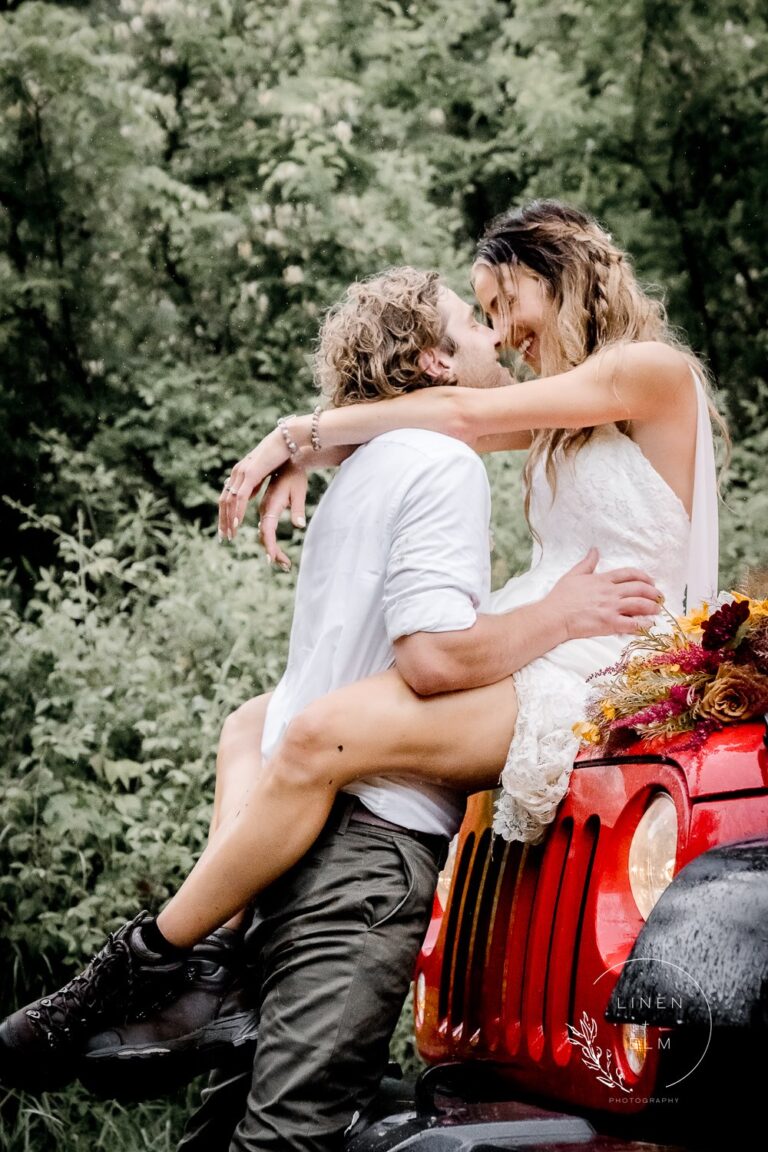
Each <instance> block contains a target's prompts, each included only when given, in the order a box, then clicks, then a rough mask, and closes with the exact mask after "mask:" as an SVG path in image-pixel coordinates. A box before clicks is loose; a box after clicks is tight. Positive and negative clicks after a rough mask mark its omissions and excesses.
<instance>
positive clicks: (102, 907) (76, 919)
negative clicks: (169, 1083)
mask: <svg viewBox="0 0 768 1152" xmlns="http://www.w3.org/2000/svg"><path fill="white" fill-rule="evenodd" d="M766 108H768V25H767V21H766V11H765V6H764V4H763V3H762V2H761V0H739V3H730V2H728V0H707V2H706V3H704V2H703V0H615V2H614V3H612V4H610V5H609V4H605V3H604V2H603V0H517V2H513V0H509V2H502V0H474V2H473V3H472V4H467V3H466V2H465V0H414V2H413V3H404V2H400V0H335V2H333V0H311V2H310V0H249V2H245V0H120V2H119V3H117V2H114V0H81V2H75V0H73V2H71V3H61V4H51V3H40V2H37V0H22V2H13V0H10V2H3V0H0V460H1V461H2V464H1V465H0V467H2V492H3V494H4V496H5V500H4V501H3V503H2V504H0V532H2V539H3V541H4V542H5V543H6V545H7V547H6V552H5V555H6V560H5V562H4V566H3V568H2V572H1V573H0V579H1V581H2V589H1V591H0V615H1V617H2V634H1V635H0V733H2V741H3V752H4V754H3V760H2V773H1V775H0V804H1V807H0V812H1V816H0V915H1V916H2V920H1V922H0V1011H1V1012H2V1013H3V1014H4V1013H5V1012H6V1011H9V1010H10V1009H11V1008H12V1007H13V1006H14V1005H15V1004H16V1003H18V1002H23V1001H25V1000H26V999H29V998H30V997H31V996H33V995H36V994H38V993H39V989H40V988H41V987H44V986H47V987H51V986H54V987H55V986H58V984H60V983H61V982H62V981H63V980H64V979H65V977H66V976H67V975H68V974H69V973H70V972H71V971H72V970H73V967H74V966H75V965H76V964H77V963H78V962H79V961H80V960H81V959H82V957H83V956H84V955H87V954H88V953H89V952H90V951H92V950H93V949H94V948H95V947H96V946H98V944H99V943H100V941H101V939H102V937H103V933H104V931H105V929H107V928H109V927H113V926H115V925H116V924H117V923H119V922H120V920H121V919H123V918H124V916H125V914H126V913H128V912H132V911H133V910H134V909H136V908H137V907H139V906H144V905H147V906H149V907H152V908H156V907H158V906H159V905H160V904H161V903H162V901H163V900H164V899H165V898H166V897H167V896H168V895H169V894H170V892H171V891H172V890H173V888H174V887H175V885H176V884H177V882H178V880H179V878H180V876H181V875H182V874H183V873H184V871H185V870H186V869H187V868H188V867H189V866H190V864H191V862H192V860H193V859H194V856H195V854H196V853H197V851H199V849H200V847H201V845H202V843H203V840H204V833H205V826H206V820H207V816H208V811H209V801H210V797H211V785H212V776H213V753H214V748H215V743H216V738H217V733H218V729H219V727H220V724H221V721H222V718H223V717H224V715H225V714H226V712H227V710H229V709H230V708H231V707H232V706H234V705H236V704H237V703H239V702H240V701H242V700H243V699H244V698H246V697H248V696H250V695H253V694H255V693H257V692H259V691H261V690H262V689H263V688H265V687H268V686H270V685H272V684H273V683H274V682H275V681H276V679H277V678H278V676H279V674H280V670H281V665H282V660H283V656H284V652H285V644H286V639H287V632H288V627H289V621H290V611H291V602H292V593H293V577H292V576H289V577H285V576H283V575H282V574H275V573H272V572H270V571H269V570H268V569H267V567H266V565H264V563H263V561H261V559H260V557H259V554H258V549H257V546H256V541H255V539H254V534H253V529H252V528H251V529H250V530H249V529H247V528H246V530H245V531H244V532H243V534H242V540H241V541H240V542H239V543H238V546H237V549H236V550H230V549H227V548H219V547H218V546H217V544H216V542H215V535H214V500H215V497H216V495H217V493H218V491H219V487H220V483H221V480H222V478H223V476H224V475H225V474H226V470H227V468H228V466H229V465H230V464H231V463H232V461H233V460H235V459H237V458H239V457H240V456H241V455H242V454H243V451H244V450H246V449H247V447H248V446H250V445H251V444H252V443H253V442H255V440H256V439H257V438H258V437H260V436H261V435H262V434H263V433H264V432H266V431H267V430H268V429H269V428H270V427H272V425H273V423H274V420H275V418H276V416H277V415H278V414H279V413H280V412H283V411H293V410H295V409H297V408H298V409H302V408H307V406H308V405H310V404H311V393H312V383H311V377H310V371H309V365H308V352H309V350H310V349H311V346H312V341H313V338H314V335H315V332H316V330H317V325H318V318H319V316H320V314H321V312H322V310H323V308H324V307H326V306H327V305H328V304H329V303H330V302H332V301H333V300H334V298H335V297H336V296H337V295H338V294H339V292H340V290H341V289H342V288H343V287H344V286H345V285H346V284H347V283H348V282H349V281H350V280H351V279H353V278H354V277H356V276H360V275H363V274H366V273H368V272H370V271H372V270H375V269H377V268H379V267H381V266H383V265H386V264H388V263H397V262H409V263H414V264H418V265H422V266H436V267H439V268H440V269H441V270H442V271H443V272H444V273H445V275H446V277H447V278H448V280H449V282H450V283H451V284H452V285H453V286H454V287H456V288H457V289H458V290H460V291H463V292H465V293H466V292H467V290H468V285H467V270H468V267H469V262H470V258H471V252H472V244H473V241H474V240H475V238H476V237H477V235H478V233H479V232H480V230H481V228H482V226H483V224H484V222H485V221H486V220H487V219H488V218H489V217H490V216H491V215H493V214H494V213H496V212H497V211H500V210H502V209H503V208H505V207H507V206H509V205H510V204H513V203H516V202H519V201H520V200H521V199H524V198H528V197H531V196H535V195H557V196H561V197H563V198H567V199H571V200H573V201H575V202H576V203H579V204H582V205H584V206H586V207H588V208H589V209H591V210H592V211H593V212H595V213H596V214H597V215H598V216H599V217H600V218H601V219H602V220H604V221H605V222H606V223H607V225H608V226H609V227H610V228H611V230H612V231H613V232H614V234H615V235H616V236H617V237H618V238H619V240H620V241H621V242H622V243H623V244H624V245H626V246H627V247H628V248H629V249H630V251H631V252H632V253H633V255H634V257H635V260H636V264H637V268H638V271H639V273H640V275H641V277H642V279H643V280H645V281H647V282H655V283H659V284H662V285H664V288H665V290H666V294H667V298H668V302H669V307H670V311H671V315H672V318H673V320H674V321H675V323H676V324H678V325H679V326H680V327H681V328H683V329H684V330H685V331H686V333H687V334H688V337H689V339H690V341H691V342H692V344H693V345H694V347H696V348H697V350H699V351H700V352H701V353H702V354H703V355H704V356H705V358H706V359H707V361H708V363H709V365H710V366H711V368H712V370H713V373H714V374H715V376H716V378H717V380H718V384H719V387H720V396H721V404H722V407H723V409H724V410H725V411H726V412H727V414H728V416H729V419H730V421H731V426H732V430H733V434H734V440H735V451H734V460H733V465H732V469H731V476H730V483H729V487H728V490H727V494H726V499H727V506H726V507H725V508H724V509H723V521H724V524H723V551H724V564H723V569H724V571H723V575H724V579H725V580H726V581H727V582H733V581H735V580H738V579H739V578H740V577H741V575H742V573H743V572H744V570H745V568H746V567H747V566H752V567H754V566H758V567H759V566H760V565H765V564H766V557H767V556H768V545H766V542H765V541H766V528H768V492H766V489H765V485H764V484H763V482H762V480H763V472H764V460H765V456H766V452H767V451H768V414H767V413H768V409H767V408H766V403H765V401H766V391H767V389H768V379H767V377H766V359H767V358H766V345H767V344H768V323H766V321H767V320H768V292H767V291H766V277H767V273H766V267H768V260H767V259H766V257H767V256H768V218H767V217H766V213H765V210H764V208H765V204H766V203H768V165H766V160H765V155H766V136H767V135H768V133H767V132H766V127H767V123H766V121H767V115H768V114H767V113H766ZM489 466H490V469H491V473H492V479H493V483H494V487H495V494H496V511H495V520H496V540H497V557H496V572H495V576H496V581H497V583H499V582H501V581H502V580H503V579H504V578H505V577H506V576H507V575H508V574H509V573H510V572H513V571H515V570H517V569H519V568H520V567H522V566H523V565H524V564H525V562H526V557H527V549H528V544H527V536H526V532H525V528H524V525H523V524H522V522H521V517H520V511H519V500H518V473H519V465H518V464H517V463H515V462H514V461H504V460H493V461H491V462H490V465H489ZM322 485H323V479H322V477H316V478H315V479H314V481H313V488H312V497H313V499H314V500H316V499H317V497H318V496H319V494H320V492H321V490H322ZM289 546H292V548H293V552H294V556H296V555H297V551H298V540H295V541H293V542H292V545H289ZM407 1033H408V1029H407V1025H406V1024H405V1023H404V1024H403V1026H402V1027H401V1029H400V1033H399V1037H398V1040H397V1046H396V1052H397V1054H399V1055H400V1056H402V1057H404V1058H410V1052H409V1039H408V1034H407ZM185 1107H186V1104H185V1103H184V1102H183V1101H179V1100H176V1101H171V1102H167V1101H161V1102H158V1103H157V1104H152V1105H145V1106H142V1107H141V1108H136V1109H132V1110H131V1113H130V1115H128V1114H126V1113H124V1112H123V1111H122V1110H121V1109H119V1108H117V1107H115V1106H113V1105H98V1104H95V1103H94V1102H93V1101H91V1100H89V1099H87V1098H86V1097H85V1096H84V1095H83V1094H82V1093H81V1092H80V1091H79V1090H78V1089H72V1090H70V1091H68V1092H66V1093H63V1094H61V1095H58V1096H56V1097H53V1096H52V1097H50V1098H47V1099H42V1100H40V1101H36V1100H33V1099H32V1098H30V1097H24V1098H21V1097H17V1096H14V1095H11V1094H9V1095H8V1096H7V1097H6V1098H5V1099H4V1100H3V1101H2V1111H3V1117H4V1126H3V1133H2V1134H0V1149H22V1148H23V1149H47V1148H62V1147H66V1148H67V1149H72V1150H75V1152H77V1150H79V1149H80V1148H83V1149H85V1148H89V1149H90V1148H94V1147H105V1146H108V1147H110V1148H111V1149H115V1152H120V1150H121V1149H137V1148H142V1147H147V1148H149V1147H151V1148H154V1149H165V1148H171V1147H173V1146H174V1142H175V1139H176V1137H177V1136H178V1133H179V1130H180V1124H181V1111H183V1109H184V1108H185Z"/></svg>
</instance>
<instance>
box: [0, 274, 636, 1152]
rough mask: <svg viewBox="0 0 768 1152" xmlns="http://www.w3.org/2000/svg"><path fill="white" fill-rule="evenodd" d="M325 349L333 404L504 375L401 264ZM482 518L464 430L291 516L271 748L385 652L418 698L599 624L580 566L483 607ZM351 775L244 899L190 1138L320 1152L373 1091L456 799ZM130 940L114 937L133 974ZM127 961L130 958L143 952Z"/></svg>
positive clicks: (200, 1149) (362, 455)
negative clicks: (246, 986) (215, 1063)
mask: <svg viewBox="0 0 768 1152" xmlns="http://www.w3.org/2000/svg"><path fill="white" fill-rule="evenodd" d="M331 346H332V347H333V349H334V361H333V362H334V363H335V364H337V365H342V366H343V367H340V368H339V370H338V375H339V379H338V388H337V402H338V397H339V396H342V397H343V395H344V393H345V391H346V392H347V393H348V394H349V395H350V396H351V395H359V394H360V391H361V389H362V388H365V390H366V395H367V396H368V397H369V398H371V399H375V398H377V397H383V396H386V395H391V394H392V388H393V381H400V382H402V389H403V390H411V389H413V388H419V387H428V386H429V385H430V384H445V383H458V384H461V385H464V386H474V387H487V386H492V385H494V384H496V383H498V382H499V381H500V368H499V365H498V362H497V339H496V337H495V335H494V333H493V331H492V330H491V329H488V328H485V327H483V326H481V325H478V324H477V323H476V322H475V321H474V319H473V315H472V309H471V308H470V306H469V305H467V304H465V303H464V302H463V301H461V300H460V299H459V298H458V297H457V296H456V295H455V294H454V293H452V292H450V291H448V290H447V289H446V288H444V287H442V286H441V285H440V283H439V280H438V278H437V276H436V275H434V274H432V273H422V272H417V271H415V270H414V269H410V268H401V269H393V270H391V271H389V272H387V273H384V274H383V275H381V276H378V277H375V278H372V279H371V280H368V281H366V282H365V283H363V284H356V285H354V286H353V287H352V288H351V289H350V290H349V291H348V293H347V295H346V297H345V298H344V300H343V301H342V302H341V304H340V305H339V306H338V307H337V308H336V309H335V310H334V311H333V312H332V313H331V314H330V315H329V317H328V319H327V320H326V323H325V324H324V327H323V331H322V333H321V354H322V352H323V348H326V349H329V348H330V347H331ZM489 517H490V495H489V489H488V482H487V477H486V473H485V469H484V467H483V465H482V463H481V462H480V459H479V458H478V457H477V456H476V455H475V453H474V452H472V451H471V450H470V449H469V448H468V447H467V446H466V445H465V444H462V443H461V442H459V441H458V440H454V439H451V438H449V437H445V436H442V435H440V434H437V433H434V432H427V431H420V430H413V429H411V430H405V431H400V432H391V433H387V434H385V435H383V436H380V437H378V438H377V439H376V440H375V441H372V442H371V443H370V444H369V445H367V446H366V447H364V448H361V449H359V450H358V451H356V452H355V453H354V454H353V455H352V456H351V457H350V458H349V460H347V461H346V463H345V464H344V466H343V467H342V468H341V469H340V470H339V472H338V474H337V475H336V477H335V479H334V481H333V483H332V484H331V485H330V487H329V489H328V491H327V493H326V494H325V496H324V497H323V499H322V501H321V502H320V505H319V507H318V509H317V511H316V513H315V516H314V518H313V521H312V524H311V526H310V529H309V531H308V533H307V538H306V542H305V546H304V553H303V559H302V567H301V574H300V578H299V583H298V588H297V595H296V611H295V616H294V622H293V628H292V632H291V643H290V653H289V660H288V667H287V670H286V673H285V675H284V676H283V679H282V680H281V682H280V684H279V686H278V688H277V689H276V691H275V693H274V696H273V698H272V701H271V704H270V707H269V711H268V715H267V723H266V729H265V741H264V746H263V753H264V755H265V757H269V755H270V754H271V753H272V751H273V749H274V747H275V746H276V744H277V743H278V741H279V739H280V736H281V734H282V732H283V731H284V730H285V728H286V726H287V725H288V723H289V722H290V720H291V719H292V718H293V717H294V716H295V715H297V713H298V712H299V711H300V710H301V709H302V708H303V707H305V706H306V705H307V704H308V703H310V702H311V701H312V700H313V699H316V698H318V697H319V696H321V695H323V694H325V693H328V692H331V691H333V690H334V689H335V688H337V687H340V686H342V685H344V684H348V683H351V682H353V681H356V680H361V679H363V678H365V677H367V676H370V675H373V674H375V673H378V672H381V671H383V670H385V669H386V668H388V667H389V666H391V665H392V664H393V663H394V664H395V665H396V666H397V668H398V669H399V670H400V672H401V674H402V676H403V678H404V679H405V680H406V682H407V683H409V684H410V685H411V686H412V687H413V688H414V689H415V690H416V691H418V692H419V693H420V694H422V695H423V694H430V693H432V692H436V691H441V690H444V689H445V678H446V673H445V668H446V666H448V667H450V668H451V670H452V673H451V674H452V683H451V686H452V687H453V688H461V687H465V686H468V684H469V683H470V681H469V679H466V677H468V676H469V675H470V673H468V672H467V669H471V676H472V681H471V682H472V683H474V684H476V683H483V682H485V683H490V682H493V681H494V680H501V679H503V678H504V677H506V676H508V675H510V674H511V673H512V672H513V671H515V670H516V669H517V668H519V667H521V666H522V665H523V664H524V663H526V662H528V661H530V660H532V659H535V658H536V657H538V656H539V655H542V654H543V653H544V652H546V651H548V650H549V649H550V648H552V647H554V646H555V645H556V644H558V643H559V642H561V641H562V640H563V639H565V638H566V637H567V636H571V637H573V636H575V635H597V634H600V633H601V632H612V631H615V616H616V614H617V613H619V612H621V610H622V599H623V597H624V593H623V590H622V584H621V582H617V583H613V582H612V581H611V580H610V579H609V578H608V574H604V575H602V576H598V575H594V574H590V572H591V568H592V567H593V566H594V564H593V563H590V562H587V563H584V564H582V565H579V566H577V569H575V570H574V571H573V572H572V573H569V574H568V575H566V576H565V577H564V578H563V579H562V580H561V581H560V582H559V583H558V585H556V586H555V589H553V592H552V593H550V595H549V596H548V597H546V598H545V599H544V600H542V601H540V602H539V603H538V604H532V605H527V606H525V607H523V608H519V609H517V610H516V611H515V612H512V613H509V614H506V615H499V616H488V615H485V614H483V613H484V610H485V609H487V604H488V596H489V591H490V584H489V578H490V573H489V567H490V565H489ZM635 581H636V576H635ZM598 589H599V590H600V595H599V596H598V595H597V591H598ZM633 590H634V591H635V593H636V590H637V586H636V582H635V584H634V585H633ZM606 593H607V594H608V595H607V596H606ZM656 595H657V594H656V590H655V589H654V588H653V586H652V585H650V584H648V586H647V598H646V599H645V600H644V601H643V603H644V605H645V609H644V614H646V615H652V614H653V613H654V612H655V611H656ZM611 598H612V599H611ZM597 603H599V604H600V607H598V608H596V607H595V605H596V604H597ZM574 622H578V628H580V629H581V630H578V628H577V629H574ZM462 675H464V677H465V680H464V681H462V679H461V677H462ZM510 731H511V721H510ZM494 782H495V781H493V780H491V779H489V780H488V786H492V785H493V783H494ZM355 792H356V795H354V796H353V795H351V794H350V795H347V796H344V797H342V799H341V800H340V801H339V802H338V803H337V805H336V806H335V808H334V812H333V814H332V816H331V818H330V820H329V821H328V824H327V825H326V827H325V829H324V831H323V832H322V833H321V835H320V837H319V839H318V841H317V842H316V844H315V845H314V846H313V847H312V848H311V849H310V851H309V852H308V853H307V855H306V856H305V858H304V859H303V860H302V861H301V862H300V863H299V864H298V865H296V867H294V868H293V869H291V871H290V872H289V873H288V874H287V875H285V876H284V877H282V878H281V879H279V880H278V881H276V882H275V883H274V884H273V885H272V886H271V887H270V888H269V889H268V890H267V891H266V892H265V893H263V894H262V896H261V897H260V898H259V900H258V902H257V906H256V915H255V918H254V922H253V925H252V927H251V929H250V930H249V934H248V938H247V940H246V943H247V944H248V945H252V954H253V956H254V958H255V960H254V963H255V968H254V970H253V987H254V991H255V998H256V1000H257V1002H258V1005H259V1013H260V1019H259V1040H258V1044H257V1048H256V1053H255V1057H254V1060H253V1066H252V1068H250V1069H248V1070H246V1071H241V1072H233V1073H230V1074H227V1073H220V1074H214V1077H213V1079H212V1082H211V1084H210V1085H209V1087H208V1088H207V1089H206V1090H205V1092H204V1094H203V1096H204V1098H203V1103H202V1105H201V1107H200V1109H199V1110H198V1112H197V1113H196V1115H195V1116H194V1117H193V1118H192V1120H191V1121H190V1123H189V1125H188V1128H187V1133H186V1135H185V1137H184V1139H183V1141H182V1144H181V1149H183V1150H185V1152H225V1150H226V1149H230V1152H245V1150H246V1149H257V1148H258V1149H260V1150H266V1149H273V1148H274V1149H278V1148H279V1149H296V1150H305V1152H331V1150H333V1149H337V1148H339V1147H340V1146H341V1143H342V1140H343V1136H344V1133H345V1130H346V1129H347V1128H348V1127H349V1126H350V1124H351V1123H352V1122H353V1117H354V1115H355V1113H356V1112H357V1111H359V1110H360V1109H362V1108H364V1107H365V1105H366V1104H367V1103H368V1102H369V1101H370V1099H371V1098H372V1096H373V1095H374V1093H375V1091H376V1088H377V1086H378V1084H379V1081H380V1079H381V1076H382V1074H383V1072H384V1070H385V1067H386V1062H387V1052H388V1044H389V1040H390V1037H391V1034H392V1031H393V1029H394V1027H395V1024H396V1022H397V1019H398V1016H399V1013H400V1009H401V1006H402V1002H403V999H404V997H405V994H406V991H407V988H408V985H409V982H410V975H411V972H412V969H413V965H414V961H415V958H416V955H417V953H418V949H419V947H420V944H421V941H422V939H423V936H424V932H425V930H426V926H427V923H428V920H429V915H430V911H431V905H432V895H433V890H434V886H435V881H436V878H437V873H438V869H439V867H440V864H441V862H442V859H443V856H444V852H445V848H446V846H447V844H448V841H449V839H450V837H451V836H452V835H453V834H454V833H455V832H456V830H457V828H458V825H459V822H460V820H461V815H462V803H461V800H460V798H459V797H458V796H457V795H456V794H455V793H454V792H451V791H450V790H449V789H446V788H442V787H438V786H434V785H429V786H428V785H425V784H421V783H419V782H416V781H413V782H410V781H409V782H407V783H406V782H404V781H403V780H402V779H400V780H398V781H397V782H395V781H385V780H370V781H366V782H364V783H361V784H360V785H359V786H356V787H355ZM136 935H139V936H140V931H139V929H135V930H134V931H133V933H132V932H130V931H128V932H126V933H125V937H124V939H123V940H122V943H123V944H124V946H125V949H124V951H125V955H126V956H127V957H128V959H127V965H128V969H127V972H128V979H129V980H130V979H131V978H132V974H133V973H132V969H131V965H132V964H133V960H132V959H131V949H132V947H133V945H134V936H136ZM145 942H146V941H144V943H145ZM139 943H142V942H141V940H140V941H139ZM193 955H194V952H193ZM162 959H163V958H162V956H161V957H160V961H161V962H162ZM141 962H142V964H143V965H144V969H146V966H147V964H148V960H147V951H146V947H144V948H143V951H141ZM136 963H137V964H138V961H137V962H136ZM160 966H161V964H160V965H159V967H160ZM86 975H87V973H86ZM198 991H199V989H198ZM182 996H183V994H182ZM53 1000H54V1001H55V1000H56V996H54V997H53ZM56 1007H57V1008H58V1002H57V1003H56ZM30 1008H34V1006H30ZM182 1008H183V1005H182ZM172 1010H174V1011H175V1013H176V1018H177V1019H180V1018H181V1019H183V1016H184V1013H183V1010H182V1011H181V1012H180V1011H179V1004H178V1002H177V1003H176V1005H175V1007H174V1006H171V1009H168V1008H166V1009H164V1010H163V1012H165V1013H166V1015H167V1013H168V1012H169V1011H172ZM163 1012H161V1013H159V1014H158V1015H157V1016H156V1017H155V1018H154V1019H151V1020H149V1021H147V1022H144V1023H141V1024H136V1025H130V1026H128V1027H123V1028H119V1029H118V1030H117V1031H116V1032H114V1033H112V1037H113V1041H112V1042H113V1044H114V1056H115V1076H116V1077H117V1078H119V1077H120V1075H121V1064H120V1059H119V1057H120V1049H121V1047H122V1048H123V1050H125V1048H126V1046H134V1047H140V1046H141V1044H144V1047H145V1051H148V1050H149V1049H150V1048H151V1045H152V1031H153V1028H157V1029H160V1028H161V1025H163V1021H162V1019H161V1017H162V1015H163ZM16 1015H17V1016H20V1015H21V1013H17V1014H16ZM105 1023H109V1021H105ZM4 1027H5V1026H4ZM13 1034H14V1033H13V1029H11V1030H8V1029H6V1033H5V1035H6V1037H7V1036H9V1035H13ZM16 1034H17V1035H23V1036H24V1037H26V1036H27V1035H28V1031H27V1032H24V1033H23V1034H22V1033H20V1032H19V1033H16ZM163 1034H164V1035H165V1036H167V1031H164V1033H163ZM12 1055H13V1053H12V1052H7V1053H6V1058H7V1057H8V1056H12ZM26 1055H27V1056H29V1052H27V1053H26Z"/></svg>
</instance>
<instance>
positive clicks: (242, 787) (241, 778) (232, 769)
mask: <svg viewBox="0 0 768 1152" xmlns="http://www.w3.org/2000/svg"><path fill="white" fill-rule="evenodd" d="M271 695H272V693H271V692H268V693H265V694H264V695H262V696H255V697H254V698H253V699H252V700H247V701H246V702H245V704H241V705H240V707H239V708H237V709H236V710H235V711H234V712H232V713H231V714H230V715H229V716H228V717H227V719H226V720H225V721H224V725H223V727H222V730H221V736H220V737H219V747H218V750H217V753H216V790H215V792H214V797H213V814H212V816H211V823H210V827H209V830H208V843H209V844H210V842H211V840H212V839H213V837H214V835H215V834H216V832H217V831H218V830H219V828H221V827H222V825H223V824H225V823H226V821H227V820H228V819H229V818H230V817H231V816H232V815H233V814H234V813H235V812H236V811H237V809H238V808H239V807H240V804H241V803H242V801H243V799H244V797H245V796H246V795H247V793H248V790H249V788H250V787H251V785H252V784H253V782H254V780H255V779H256V778H257V776H258V774H259V772H260V771H261V738H262V735H263V732H264V718H265V716H266V714H267V707H268V705H269V701H270V698H271ZM242 919H243V912H242V911H240V912H237V913H235V915H234V916H232V917H230V919H229V920H227V922H226V924H224V925H223V927H225V928H231V929H232V930H233V931H236V930H237V929H238V928H239V927H240V923H241V921H242Z"/></svg>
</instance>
